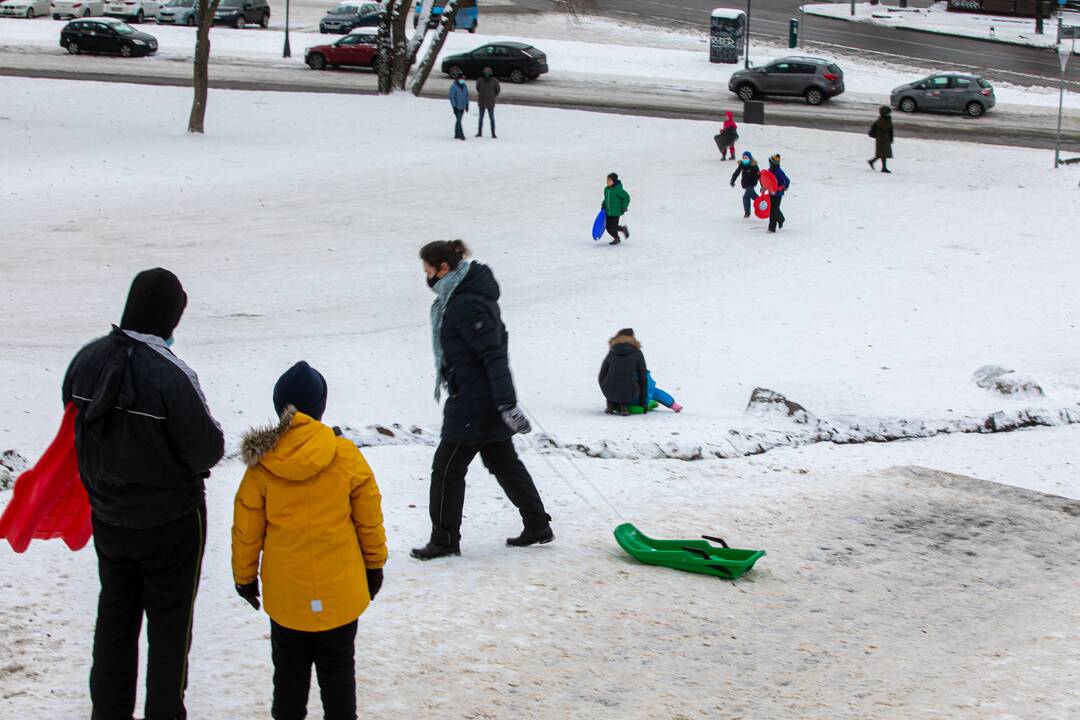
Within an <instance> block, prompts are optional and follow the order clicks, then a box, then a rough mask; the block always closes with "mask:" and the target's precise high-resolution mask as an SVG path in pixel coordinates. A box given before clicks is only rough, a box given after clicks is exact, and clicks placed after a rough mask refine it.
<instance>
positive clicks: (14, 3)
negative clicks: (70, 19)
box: [0, 0, 49, 20]
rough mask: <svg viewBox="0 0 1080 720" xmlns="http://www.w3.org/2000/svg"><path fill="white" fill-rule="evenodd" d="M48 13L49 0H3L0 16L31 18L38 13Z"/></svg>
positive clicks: (0, 5)
mask: <svg viewBox="0 0 1080 720" xmlns="http://www.w3.org/2000/svg"><path fill="white" fill-rule="evenodd" d="M48 14H49V0H44V2H42V0H3V2H0V17H21V18H26V19H27V20H33V19H34V18H35V17H37V16H38V15H48Z"/></svg>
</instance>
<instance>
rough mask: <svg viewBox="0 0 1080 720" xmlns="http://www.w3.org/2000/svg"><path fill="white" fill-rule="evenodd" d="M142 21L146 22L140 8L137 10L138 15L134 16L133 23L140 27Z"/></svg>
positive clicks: (144, 14)
mask: <svg viewBox="0 0 1080 720" xmlns="http://www.w3.org/2000/svg"><path fill="white" fill-rule="evenodd" d="M143 20H146V13H144V12H143V11H142V8H139V13H138V14H137V15H136V16H135V22H136V23H138V24H140V25H141V24H142V22H143Z"/></svg>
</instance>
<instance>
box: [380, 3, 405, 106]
mask: <svg viewBox="0 0 1080 720" xmlns="http://www.w3.org/2000/svg"><path fill="white" fill-rule="evenodd" d="M400 2H401V0H382V2H380V3H379V40H378V47H379V59H378V62H377V65H376V67H377V73H378V77H379V94H380V95H389V94H390V91H391V90H392V89H393V84H392V83H391V81H390V77H391V75H392V74H393V71H394V57H393V47H392V44H393V41H392V40H391V38H390V28H391V27H392V26H393V18H394V13H395V12H396V11H397V10H396V9H397V6H398V4H399V3H400Z"/></svg>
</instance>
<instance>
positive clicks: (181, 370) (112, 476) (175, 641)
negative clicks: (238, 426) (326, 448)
mask: <svg viewBox="0 0 1080 720" xmlns="http://www.w3.org/2000/svg"><path fill="white" fill-rule="evenodd" d="M186 306H187V294H186V293H185V292H184V289H183V287H182V286H181V285H180V281H179V280H178V279H177V277H176V276H175V275H173V274H172V273H171V272H169V271H168V270H164V269H162V268H155V269H153V270H146V271H144V272H141V273H139V274H138V275H136V276H135V279H134V281H133V282H132V284H131V290H130V292H129V293H128V299H127V305H126V307H125V308H124V315H123V318H122V319H121V321H120V326H119V327H114V328H113V330H112V332H111V333H109V334H108V335H106V336H105V337H103V338H100V339H99V340H96V341H94V342H92V343H90V344H89V345H87V346H86V347H84V348H83V349H82V350H81V351H79V353H78V354H77V355H76V356H75V359H74V360H73V361H72V362H71V365H70V367H69V368H68V371H67V374H66V376H65V377H64V383H63V393H62V395H63V401H64V404H65V406H66V405H67V404H68V403H74V404H75V407H76V409H77V415H76V420H75V449H76V454H77V455H78V460H79V474H80V476H81V478H82V481H83V484H84V485H85V486H86V491H87V495H88V496H89V499H90V508H91V514H92V520H93V528H94V549H95V551H96V552H97V557H98V573H99V576H100V579H101V594H100V596H99V598H98V617H97V624H96V627H95V630H94V649H93V658H94V662H93V668H92V669H91V671H90V697H91V701H92V703H93V715H92V718H93V720H98V719H99V718H100V719H102V720H104V719H111V718H130V717H132V715H133V713H134V706H135V683H136V681H137V674H138V659H139V633H140V629H141V626H142V619H143V614H144V613H145V615H146V617H147V636H148V638H149V645H150V652H149V657H148V659H147V673H146V708H145V709H146V717H147V718H166V719H168V720H176V719H181V718H184V717H185V716H186V711H185V709H184V691H185V689H186V683H187V656H188V650H189V648H190V645H191V618H192V611H193V608H194V604H195V595H196V593H197V591H198V587H199V576H200V573H201V567H202V555H203V549H204V547H205V544H206V503H205V497H204V492H205V487H204V480H205V479H206V478H207V477H208V476H209V475H210V468H212V467H213V466H214V465H216V464H217V462H218V461H219V460H220V459H221V457H222V455H223V454H224V437H223V435H222V432H221V428H220V427H219V426H218V424H217V422H216V421H215V420H214V418H213V416H211V414H210V410H209V409H208V407H207V405H206V398H205V397H204V396H203V392H202V389H201V388H200V386H199V380H198V377H197V376H196V375H195V373H194V372H193V371H192V370H191V368H189V367H188V366H187V365H186V364H184V362H183V361H182V360H180V358H178V357H176V355H174V354H173V352H172V350H171V348H170V346H171V345H172V337H173V331H174V329H175V328H176V326H177V324H178V323H179V322H180V316H181V315H182V314H183V312H184V308H185V307H186Z"/></svg>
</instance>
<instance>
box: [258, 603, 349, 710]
mask: <svg viewBox="0 0 1080 720" xmlns="http://www.w3.org/2000/svg"><path fill="white" fill-rule="evenodd" d="M355 646H356V621H355V620H353V621H352V622H351V623H349V624H348V625H342V626H341V627H338V628H334V629H333V630H326V631H324V632H303V631H300V630H290V629H289V628H287V627H282V626H281V625H278V624H277V623H276V622H274V621H273V620H271V621H270V647H271V652H272V654H273V658H274V706H273V709H272V710H271V713H270V714H271V716H272V717H273V718H274V720H303V718H304V717H306V716H307V705H308V692H309V691H310V690H311V666H312V664H314V665H315V673H316V675H317V676H318V678H319V693H320V695H322V704H323V717H324V718H325V720H356V666H355V661H354V648H355Z"/></svg>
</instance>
